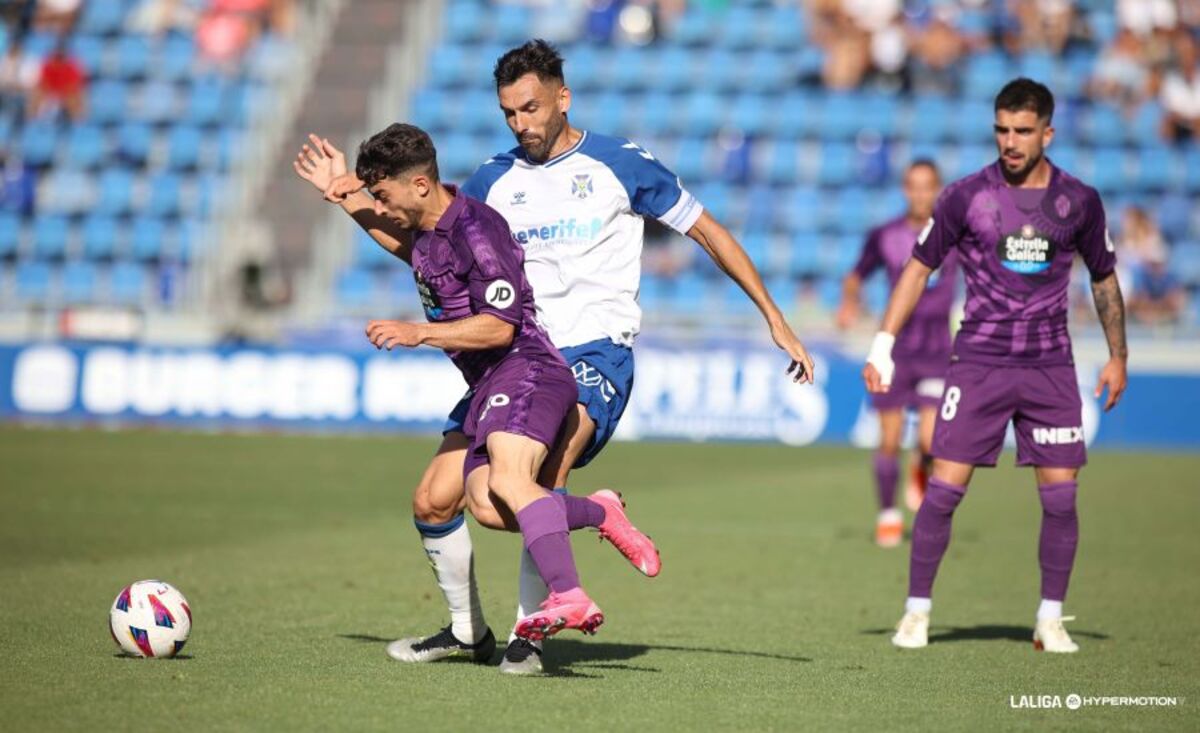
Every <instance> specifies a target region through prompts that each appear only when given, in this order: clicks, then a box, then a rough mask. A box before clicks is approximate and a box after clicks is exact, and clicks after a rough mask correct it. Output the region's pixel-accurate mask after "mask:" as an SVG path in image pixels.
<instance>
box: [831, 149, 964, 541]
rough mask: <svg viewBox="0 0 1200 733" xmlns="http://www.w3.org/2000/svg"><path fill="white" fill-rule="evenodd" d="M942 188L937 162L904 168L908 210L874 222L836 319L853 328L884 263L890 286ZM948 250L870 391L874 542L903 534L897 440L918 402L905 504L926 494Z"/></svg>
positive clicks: (942, 368)
mask: <svg viewBox="0 0 1200 733" xmlns="http://www.w3.org/2000/svg"><path fill="white" fill-rule="evenodd" d="M940 188H941V177H940V176H939V175H938V169H937V166H936V165H935V164H934V163H933V162H932V161H929V160H917V161H914V162H913V163H912V164H911V165H910V166H909V167H908V170H907V171H906V172H905V174H904V197H905V199H907V201H908V210H907V211H906V212H905V213H904V214H902V215H901V216H898V217H896V218H895V219H892V220H891V221H889V222H887V223H886V224H884V225H882V226H880V227H876V228H875V229H872V230H871V232H870V233H869V234H868V235H867V241H866V242H865V243H864V244H863V248H862V254H860V255H859V258H858V263H857V264H855V266H854V269H853V270H851V272H850V274H849V275H847V276H846V279H845V280H844V281H843V282H842V303H841V307H839V308H838V314H837V321H838V327H840V328H843V329H845V328H849V327H850V326H851V325H853V324H854V322H855V321H856V320H858V314H859V293H860V291H861V290H862V283H863V280H865V279H867V278H868V277H870V276H871V274H872V273H874V272H875V271H876V270H878V269H880V268H882V269H883V270H884V271H885V272H886V274H887V279H888V284H889V285H890V286H891V287H893V288H894V287H895V286H896V282H897V281H898V280H899V279H900V273H901V272H903V271H904V266H905V264H906V263H907V262H908V260H909V258H910V257H912V251H913V245H914V244H915V243H916V241H917V235H918V234H920V232H921V228H922V227H924V226H925V222H927V221H929V217H930V215H931V214H932V213H933V203H934V201H936V200H937V196H938V191H939V190H940ZM953 260H954V257H953V255H951V256H950V257H949V258H948V259H947V261H946V262H945V263H943V264H942V268H941V271H940V272H939V273H938V274H937V275H935V276H933V277H931V278H930V282H929V288H928V289H927V290H926V291H925V292H924V293H923V294H922V295H921V299H920V301H918V303H917V305H916V309H915V310H914V312H913V317H912V320H910V321H909V322H908V323H907V324H906V325H905V326H904V328H903V329H901V331H900V333H899V334H898V335H897V337H896V346H895V348H894V349H893V350H892V356H893V359H894V360H895V362H896V372H895V374H894V375H893V376H892V383H891V388H890V389H889V390H888V391H887V392H883V393H880V394H872V395H871V404H872V406H873V407H874V408H875V409H876V410H877V411H878V412H879V449H878V450H877V451H876V453H875V458H874V461H873V464H874V470H875V485H876V488H877V489H878V494H879V517H878V519H877V520H876V523H875V543H876V544H878V545H879V546H880V547H895V546H897V545H899V544H900V541H901V540H902V539H903V537H904V516H903V515H902V514H901V513H900V510H899V509H898V508H897V507H896V484H897V483H898V482H899V480H900V459H899V454H900V441H901V438H902V436H903V433H904V411H905V409H906V408H907V409H912V410H917V413H918V417H919V421H918V429H917V443H918V447H919V456H920V458H919V460H917V461H916V463H917V465H915V466H913V467H912V468H913V471H912V472H911V473H912V474H913V475H914V479H913V480H912V481H910V483H909V487H908V492H907V493H908V507H909V509H911V510H912V511H916V510H917V508H918V507H919V506H920V505H921V499H922V497H924V494H925V475H926V474H927V472H928V467H929V466H928V464H929V461H930V460H932V457H931V456H930V444H931V442H932V441H933V423H934V420H935V419H936V417H937V406H938V405H939V404H940V403H941V401H942V388H943V386H944V380H943V378H944V377H945V376H946V367H948V366H949V365H950V307H951V306H952V305H953V304H954V290H955V274H956V266H955V265H954V264H953Z"/></svg>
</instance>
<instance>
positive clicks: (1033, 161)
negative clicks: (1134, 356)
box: [863, 79, 1128, 653]
mask: <svg viewBox="0 0 1200 733" xmlns="http://www.w3.org/2000/svg"><path fill="white" fill-rule="evenodd" d="M1053 114H1054V97H1053V96H1052V95H1051V94H1050V90H1049V89H1047V88H1046V87H1045V86H1043V85H1042V84H1039V83H1037V82H1034V81H1031V80H1029V79H1016V80H1013V81H1011V82H1009V83H1008V84H1007V85H1005V87H1004V88H1003V89H1002V90H1000V93H999V95H997V96H996V103H995V125H994V129H995V137H996V147H997V150H998V152H999V156H1000V159H999V160H998V161H997V162H996V163H993V164H991V165H989V166H988V167H986V168H984V169H983V170H981V171H979V172H978V173H974V174H972V175H970V176H967V177H966V178H963V179H962V180H959V181H957V182H955V183H953V184H951V185H950V186H949V187H947V189H946V191H945V192H944V193H943V194H942V195H941V197H940V198H939V199H938V203H937V205H936V206H935V207H934V212H933V218H932V219H930V220H929V223H928V224H927V225H926V227H925V229H924V230H923V231H922V232H921V235H920V237H919V238H918V240H917V246H916V247H915V248H914V249H913V258H912V260H910V261H909V263H908V265H907V266H906V267H905V269H904V273H903V274H902V275H901V277H900V282H899V283H898V284H897V285H896V288H895V290H894V291H893V293H892V298H891V301H890V302H889V303H888V308H887V313H886V314H885V316H884V320H883V328H882V330H881V331H880V332H879V333H878V334H876V336H875V342H874V343H873V344H872V346H871V352H870V354H869V355H868V357H867V364H866V366H865V367H864V368H863V379H864V380H865V381H866V383H867V388H868V389H869V390H870V391H871V392H873V393H880V392H886V391H887V388H888V385H889V383H890V382H891V380H892V374H893V368H894V365H893V362H892V356H891V353H892V344H894V343H895V340H896V334H897V333H899V331H900V329H901V327H903V325H904V324H905V322H906V321H907V320H908V318H909V316H910V315H911V314H912V311H913V308H914V307H915V306H916V303H917V300H918V299H919V298H920V295H921V293H922V292H923V291H924V289H925V283H926V281H927V280H928V278H929V275H930V273H931V272H932V271H933V270H935V269H936V268H937V267H939V266H940V265H941V264H942V262H943V261H944V260H945V259H946V256H947V255H948V254H949V253H950V252H951V250H956V251H957V253H958V256H959V264H960V266H961V267H962V269H963V274H964V276H965V280H966V287H967V303H966V311H965V313H964V317H963V323H962V328H961V329H960V330H959V333H958V336H957V337H956V339H955V342H954V352H953V356H952V362H951V365H950V369H949V371H948V372H947V374H946V390H945V393H944V396H943V398H942V406H941V409H940V411H939V413H938V420H937V425H936V427H935V428H934V436H933V455H934V457H935V460H934V464H933V476H932V478H930V480H929V488H928V491H927V492H926V495H925V501H924V502H923V503H922V504H921V509H920V511H919V512H918V513H917V518H916V521H915V523H914V524H913V541H912V555H911V560H910V564H909V589H908V601H907V604H906V608H905V614H904V617H903V618H902V619H901V620H900V623H899V624H898V626H897V630H896V634H895V636H893V637H892V643H893V644H894V645H896V646H898V647H902V648H919V647H923V646H925V645H926V644H927V643H928V640H929V613H930V610H931V607H932V603H931V600H930V598H931V594H932V589H933V580H934V576H935V575H936V574H937V569H938V565H939V564H940V563H941V560H942V556H943V555H944V554H945V552H946V548H947V546H948V545H949V542H950V525H951V519H952V517H953V515H954V510H955V508H956V507H957V506H958V504H959V502H960V501H962V498H963V495H964V494H965V493H966V490H967V484H968V483H969V482H970V480H971V474H972V472H973V471H974V469H975V467H976V466H994V465H995V464H996V458H997V457H998V456H999V454H1000V451H1001V449H1002V448H1003V446H1004V433H1005V429H1006V427H1007V426H1008V423H1009V421H1010V420H1011V421H1012V422H1013V426H1014V429H1015V433H1016V438H1017V465H1020V466H1033V467H1034V472H1035V475H1036V478H1037V485H1038V494H1039V496H1040V498H1041V503H1042V528H1041V539H1040V543H1039V551H1038V560H1039V563H1040V565H1041V575H1042V588H1041V592H1042V602H1041V606H1040V607H1039V608H1038V611H1037V624H1036V626H1035V629H1034V632H1033V642H1034V648H1036V649H1044V650H1045V651H1051V652H1067V653H1069V652H1075V651H1078V650H1079V647H1078V646H1077V645H1076V644H1075V643H1074V642H1073V641H1072V640H1071V637H1070V635H1068V634H1067V632H1066V630H1065V629H1064V628H1063V621H1064V618H1063V616H1062V606H1063V600H1064V598H1065V597H1066V593H1067V582H1068V580H1069V579H1070V576H1071V569H1072V567H1073V566H1074V563H1075V548H1076V545H1077V543H1078V539H1079V520H1078V517H1077V515H1076V512H1075V495H1076V491H1077V484H1076V479H1077V477H1078V474H1079V468H1080V467H1081V466H1083V464H1084V463H1085V462H1086V459H1087V454H1086V449H1085V447H1084V442H1083V440H1084V439H1083V429H1082V423H1083V420H1082V404H1081V400H1080V397H1079V387H1078V384H1077V382H1076V377H1075V366H1074V362H1073V358H1072V353H1071V339H1070V336H1069V335H1068V333H1067V295H1068V289H1069V287H1070V272H1071V263H1072V260H1073V259H1074V256H1075V254H1076V253H1078V254H1079V255H1080V256H1081V257H1082V258H1083V261H1084V263H1085V264H1086V265H1087V268H1088V271H1089V272H1090V273H1091V278H1092V295H1093V298H1094V300H1095V303H1096V312H1097V313H1098V314H1099V316H1100V323H1101V324H1102V326H1103V328H1104V335H1105V337H1106V338H1107V340H1108V349H1109V360H1108V363H1106V364H1105V365H1104V368H1103V369H1102V370H1101V372H1100V376H1099V379H1098V382H1097V387H1096V397H1097V398H1099V397H1100V395H1101V394H1102V393H1103V390H1104V389H1105V388H1107V389H1108V399H1107V401H1106V402H1105V405H1104V409H1105V410H1109V409H1111V408H1112V407H1113V406H1114V405H1116V403H1117V401H1118V400H1119V399H1120V397H1121V393H1122V392H1124V390H1125V385H1126V373H1125V363H1126V360H1127V358H1128V349H1127V348H1126V344H1125V305H1124V302H1123V301H1122V299H1121V289H1120V286H1119V285H1118V283H1117V275H1116V271H1115V266H1116V257H1115V256H1114V254H1113V245H1112V240H1111V238H1109V236H1108V230H1107V228H1106V226H1105V219H1104V207H1103V206H1102V204H1101V202H1100V196H1099V194H1098V193H1097V192H1096V190H1095V189H1094V188H1092V187H1090V186H1087V185H1085V184H1084V183H1082V182H1080V181H1079V180H1078V179H1076V178H1073V177H1072V176H1071V175H1069V174H1068V173H1066V172H1065V171H1063V170H1062V169H1060V168H1057V167H1056V166H1054V165H1053V164H1052V163H1051V162H1050V161H1049V160H1048V159H1047V158H1046V157H1045V156H1044V149H1045V148H1046V146H1048V145H1049V144H1050V141H1051V140H1052V139H1053V138H1054V128H1053V127H1051V124H1050V123H1051V119H1052V117H1053ZM1068 620H1069V617H1068Z"/></svg>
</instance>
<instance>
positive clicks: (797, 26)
mask: <svg viewBox="0 0 1200 733" xmlns="http://www.w3.org/2000/svg"><path fill="white" fill-rule="evenodd" d="M760 33H761V41H760V42H761V43H762V44H763V45H765V46H767V47H768V48H773V49H775V50H778V51H791V50H794V49H797V48H801V47H804V46H808V45H809V44H808V43H807V36H806V34H805V23H804V14H803V13H802V12H800V9H799V8H798V7H796V5H794V4H791V3H788V4H784V5H776V6H774V7H773V8H772V9H771V10H770V11H769V14H768V15H767V17H766V19H765V21H764V23H763V25H761V26H760ZM812 47H815V44H812Z"/></svg>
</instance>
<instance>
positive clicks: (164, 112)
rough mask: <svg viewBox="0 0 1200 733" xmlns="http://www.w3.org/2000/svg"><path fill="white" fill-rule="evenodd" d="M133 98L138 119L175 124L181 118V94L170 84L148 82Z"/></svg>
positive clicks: (139, 88)
mask: <svg viewBox="0 0 1200 733" xmlns="http://www.w3.org/2000/svg"><path fill="white" fill-rule="evenodd" d="M132 96H133V97H134V99H135V100H136V101H135V103H134V110H135V112H134V114H136V116H137V119H140V120H143V121H145V122H151V123H159V124H161V123H166V122H174V121H175V120H176V118H177V117H178V116H179V93H178V90H177V89H176V87H175V85H174V84H171V83H170V82H165V81H155V80H151V81H147V82H145V83H144V84H142V85H141V86H140V87H138V89H137V92H136V93H135V94H133V95H132ZM131 116H132V115H131Z"/></svg>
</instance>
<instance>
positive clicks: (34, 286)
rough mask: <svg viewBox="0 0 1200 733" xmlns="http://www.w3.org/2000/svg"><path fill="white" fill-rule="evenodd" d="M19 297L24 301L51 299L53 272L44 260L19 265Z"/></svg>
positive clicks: (36, 301)
mask: <svg viewBox="0 0 1200 733" xmlns="http://www.w3.org/2000/svg"><path fill="white" fill-rule="evenodd" d="M16 279H17V299H18V300H19V301H21V302H22V303H44V302H46V301H48V300H49V299H50V290H51V285H52V283H51V272H50V266H49V265H47V264H46V263H44V262H22V263H21V264H19V265H17V271H16Z"/></svg>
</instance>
